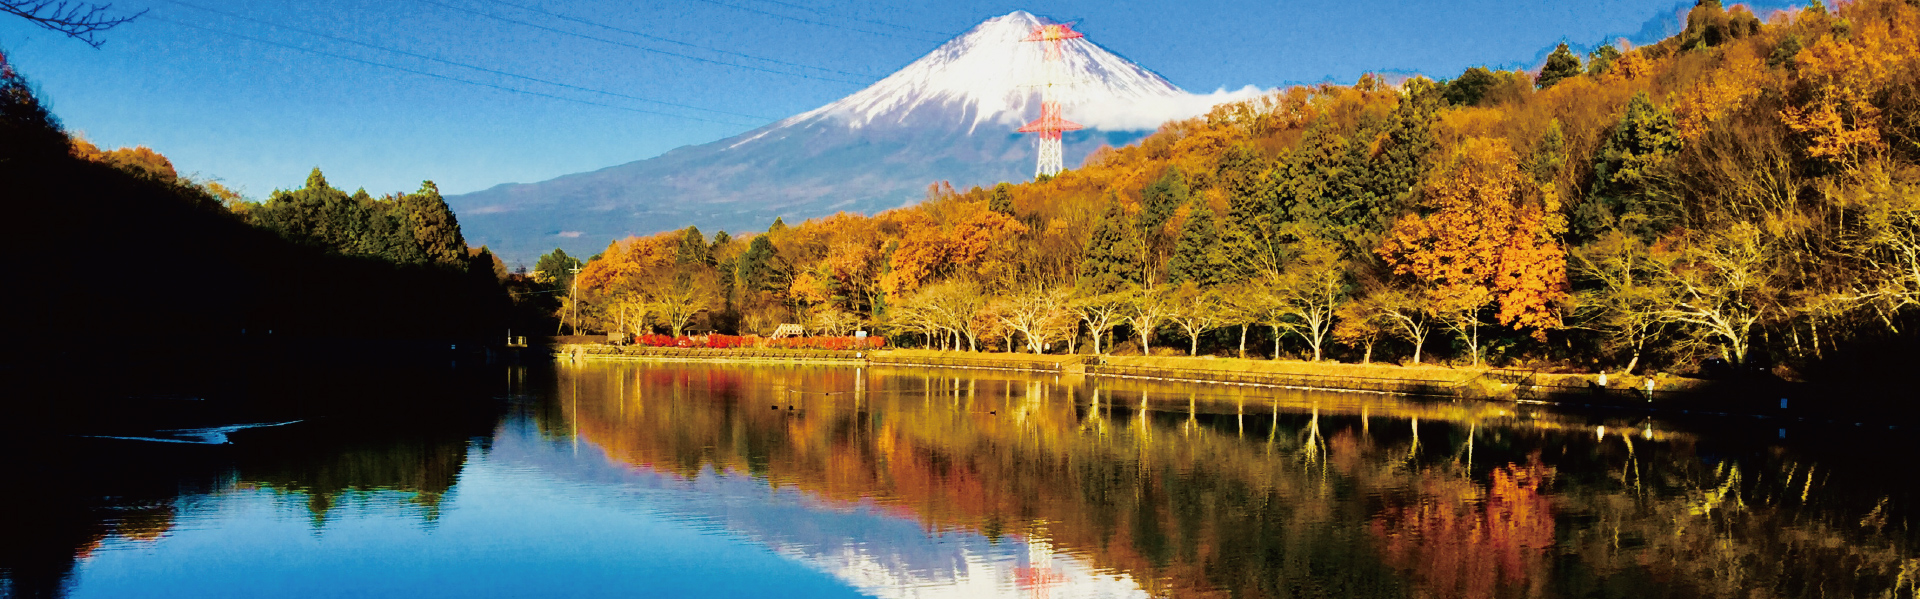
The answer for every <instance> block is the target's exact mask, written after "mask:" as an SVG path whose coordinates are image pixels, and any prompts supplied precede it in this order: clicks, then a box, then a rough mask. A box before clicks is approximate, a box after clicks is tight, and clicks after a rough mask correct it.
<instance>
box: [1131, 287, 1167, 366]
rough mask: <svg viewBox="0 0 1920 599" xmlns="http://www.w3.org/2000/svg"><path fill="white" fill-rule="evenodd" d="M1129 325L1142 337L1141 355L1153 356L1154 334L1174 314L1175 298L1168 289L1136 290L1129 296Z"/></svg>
mask: <svg viewBox="0 0 1920 599" xmlns="http://www.w3.org/2000/svg"><path fill="white" fill-rule="evenodd" d="M1127 296H1128V297H1127V324H1128V325H1129V326H1131V327H1133V331H1134V333H1135V334H1137V335H1139V336H1140V355H1143V356H1151V355H1153V334H1154V331H1155V330H1156V329H1158V328H1160V323H1162V322H1166V320H1167V317H1168V316H1169V315H1171V314H1173V312H1174V310H1175V305H1174V302H1173V297H1172V296H1171V295H1170V294H1169V293H1168V290H1166V289H1136V290H1133V291H1131V292H1129V293H1128V294H1127Z"/></svg>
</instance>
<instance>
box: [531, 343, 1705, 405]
mask: <svg viewBox="0 0 1920 599" xmlns="http://www.w3.org/2000/svg"><path fill="white" fill-rule="evenodd" d="M554 356H555V357H557V358H560V359H572V360H647V361H661V362H721V363H725V362H739V363H764V362H785V363H804V364H844V365H863V366H874V367H886V366H892V367H936V368H965V369H982V370H1004V371H1020V372H1035V373H1053V374H1066V375H1083V376H1097V377H1110V378H1127V379H1142V380H1161V381H1173V382H1188V383H1215V384H1222V385H1236V386H1253V387H1273V388H1286V389H1308V390H1319V391H1343V392H1362V393H1381V394H1388V395H1402V396H1415V397H1440V398H1476V399H1517V400H1522V401H1527V400H1532V399H1534V398H1536V397H1545V396H1548V395H1571V394H1577V395H1581V396H1583V397H1585V396H1592V397H1598V398H1601V399H1605V400H1609V401H1636V402H1637V401H1643V400H1644V397H1645V396H1644V392H1642V391H1641V389H1642V388H1643V385H1644V384H1645V381H1646V380H1647V378H1646V377H1637V376H1636V377H1625V376H1615V377H1613V380H1612V381H1611V384H1610V385H1609V388H1608V389H1605V390H1601V389H1600V388H1599V387H1598V386H1597V382H1596V380H1595V377H1594V376H1592V375H1580V374H1548V373H1541V372H1537V371H1533V370H1524V369H1500V368H1451V367H1447V366H1439V365H1412V366H1400V365H1395V364H1346V363H1340V362H1305V361H1298V360H1250V359H1240V358H1220V357H1212V356H1201V357H1188V356H1098V355H1083V354H1069V355H1057V354H1020V353H992V352H950V351H934V350H913V349H904V350H902V349H895V350H878V351H854V350H846V351H833V350H790V349H752V348H739V349H707V348H672V347H643V346H612V345H595V344H569V345H559V346H555V347H554ZM1655 381H1656V382H1655V385H1656V388H1657V389H1659V391H1658V393H1660V394H1674V393H1689V392H1691V391H1692V390H1693V389H1694V388H1696V387H1698V386H1699V384H1700V383H1701V382H1702V381H1698V380H1694V379H1684V378H1680V377H1668V376H1665V375H1658V376H1656V377H1655Z"/></svg>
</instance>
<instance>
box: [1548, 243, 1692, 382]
mask: <svg viewBox="0 0 1920 599" xmlns="http://www.w3.org/2000/svg"><path fill="white" fill-rule="evenodd" d="M1570 262H1571V263H1572V265H1573V267H1574V268H1573V270H1574V272H1575V273H1576V274H1577V275H1578V277H1579V278H1580V279H1581V281H1582V282H1583V283H1586V289H1584V290H1582V291H1581V292H1580V293H1579V294H1578V297H1577V298H1576V299H1577V301H1576V305H1577V306H1578V308H1577V311H1576V316H1577V318H1578V319H1579V325H1580V326H1582V327H1586V328H1591V329H1594V330H1597V331H1600V332H1601V333H1602V334H1604V335H1605V343H1606V345H1607V346H1608V347H1609V348H1610V349H1614V350H1618V351H1625V352H1627V353H1628V355H1629V358H1628V359H1627V366H1626V368H1625V369H1624V371H1625V372H1629V373H1631V372H1633V370H1634V369H1635V368H1636V367H1638V366H1639V364H1640V359H1641V357H1642V355H1643V354H1645V353H1646V351H1647V348H1648V345H1649V344H1650V343H1651V342H1653V340H1655V339H1656V338H1658V337H1659V336H1660V335H1661V333H1662V332H1663V331H1664V329H1665V328H1666V326H1667V324H1668V321H1669V319H1668V318H1666V317H1664V316H1663V314H1664V311H1665V310H1666V308H1667V307H1668V304H1669V303H1670V302H1672V301H1673V298H1672V297H1671V296H1670V295H1669V290H1668V289H1666V288H1665V287H1663V285H1664V283H1663V281H1662V279H1663V278H1664V277H1665V276H1667V273H1664V272H1662V270H1661V267H1662V265H1661V264H1660V263H1658V262H1655V261H1654V260H1653V258H1652V256H1651V255H1649V253H1648V248H1647V246H1646V244H1645V243H1642V242H1641V241H1640V240H1639V238H1637V237H1634V236H1631V235H1627V234H1625V233H1623V232H1620V231H1612V232H1609V233H1608V234H1607V235H1606V236H1604V237H1601V238H1600V239H1598V240H1595V241H1594V242H1593V243H1590V244H1588V245H1586V246H1584V247H1582V248H1580V249H1579V251H1576V252H1574V254H1573V259H1572V260H1571V261H1570Z"/></svg>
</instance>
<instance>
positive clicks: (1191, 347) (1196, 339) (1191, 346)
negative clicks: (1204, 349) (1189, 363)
mask: <svg viewBox="0 0 1920 599" xmlns="http://www.w3.org/2000/svg"><path fill="white" fill-rule="evenodd" d="M1187 341H1188V343H1187V355H1189V356H1198V355H1200V336H1199V335H1195V334H1193V333H1187Z"/></svg>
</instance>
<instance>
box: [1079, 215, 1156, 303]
mask: <svg viewBox="0 0 1920 599" xmlns="http://www.w3.org/2000/svg"><path fill="white" fill-rule="evenodd" d="M1141 246H1142V244H1141V243H1140V235H1139V229H1138V228H1136V227H1135V226H1134V223H1133V219H1132V218H1129V217H1128V216H1127V211H1126V209H1125V208H1123V207H1121V206H1120V203H1119V202H1117V201H1109V202H1107V211H1106V213H1105V214H1103V215H1101V216H1100V224H1098V225H1095V226H1094V229H1093V237H1092V238H1091V239H1089V240H1088V241H1087V249H1086V252H1085V258H1084V259H1083V260H1082V261H1081V262H1080V282H1079V285H1080V289H1081V290H1082V291H1083V292H1085V293H1087V294H1089V295H1095V294H1102V293H1112V292H1115V291H1121V290H1125V289H1130V288H1134V287H1138V286H1139V285H1140V283H1141V280H1142V279H1141V264H1140V255H1141Z"/></svg>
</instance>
